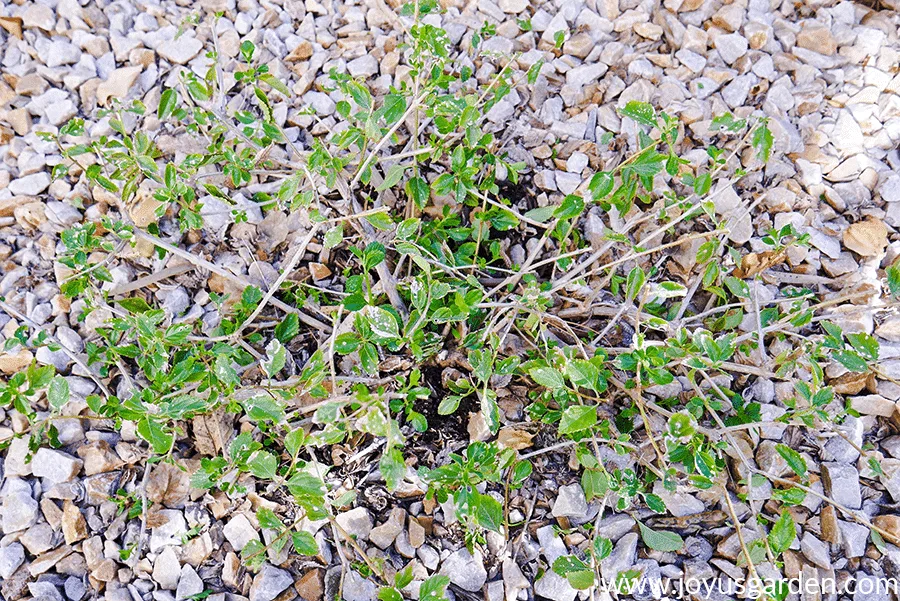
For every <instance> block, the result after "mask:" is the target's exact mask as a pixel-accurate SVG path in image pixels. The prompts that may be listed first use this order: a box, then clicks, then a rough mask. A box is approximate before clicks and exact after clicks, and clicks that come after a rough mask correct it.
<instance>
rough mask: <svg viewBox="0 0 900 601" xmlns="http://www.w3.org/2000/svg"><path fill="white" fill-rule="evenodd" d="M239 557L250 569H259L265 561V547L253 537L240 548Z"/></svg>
mask: <svg viewBox="0 0 900 601" xmlns="http://www.w3.org/2000/svg"><path fill="white" fill-rule="evenodd" d="M241 559H242V560H243V562H244V565H246V566H247V567H248V568H250V569H251V570H256V569H259V568H260V567H262V564H263V563H264V562H265V561H266V548H265V546H264V545H263V544H262V543H261V542H259V539H253V540H251V541H250V542H248V543H247V544H246V545H245V546H244V548H243V549H241Z"/></svg>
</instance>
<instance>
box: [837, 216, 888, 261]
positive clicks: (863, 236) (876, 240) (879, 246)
mask: <svg viewBox="0 0 900 601" xmlns="http://www.w3.org/2000/svg"><path fill="white" fill-rule="evenodd" d="M887 235H888V231H887V227H886V226H885V225H884V223H883V222H881V221H880V220H877V219H868V220H866V221H860V222H859V223H854V224H853V225H851V226H850V227H848V228H847V229H846V230H845V231H844V246H846V247H847V248H849V249H850V250H852V251H853V252H855V253H857V254H859V255H862V256H863V257H874V256H875V255H878V254H880V253H882V252H883V251H884V248H885V247H886V246H887V243H888V240H887Z"/></svg>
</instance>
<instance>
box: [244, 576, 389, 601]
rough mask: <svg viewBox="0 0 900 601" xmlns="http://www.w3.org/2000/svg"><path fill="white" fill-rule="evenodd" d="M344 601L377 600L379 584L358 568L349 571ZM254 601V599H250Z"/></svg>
mask: <svg viewBox="0 0 900 601" xmlns="http://www.w3.org/2000/svg"><path fill="white" fill-rule="evenodd" d="M343 595H344V601H375V599H376V598H377V597H378V585H377V584H375V583H374V582H372V581H371V580H369V579H368V578H363V577H362V576H361V575H360V574H359V572H357V571H356V570H350V571H349V572H347V577H346V579H345V580H344V590H343ZM250 601H254V599H252V598H251V599H250Z"/></svg>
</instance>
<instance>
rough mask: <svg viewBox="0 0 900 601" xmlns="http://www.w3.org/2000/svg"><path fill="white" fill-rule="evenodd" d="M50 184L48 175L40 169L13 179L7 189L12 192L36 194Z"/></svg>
mask: <svg viewBox="0 0 900 601" xmlns="http://www.w3.org/2000/svg"><path fill="white" fill-rule="evenodd" d="M49 186H50V176H49V175H48V174H47V173H45V172H43V171H41V172H40V173H32V174H31V175H26V176H25V177H20V178H18V179H14V180H13V181H11V182H10V183H9V191H10V192H12V193H13V194H25V195H28V196H37V195H38V194H40V193H41V192H43V191H44V190H46V189H47V188H48V187H49Z"/></svg>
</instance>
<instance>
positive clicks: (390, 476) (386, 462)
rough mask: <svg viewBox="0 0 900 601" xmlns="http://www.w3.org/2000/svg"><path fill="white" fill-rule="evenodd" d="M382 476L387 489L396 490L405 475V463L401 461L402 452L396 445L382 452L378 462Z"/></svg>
mask: <svg viewBox="0 0 900 601" xmlns="http://www.w3.org/2000/svg"><path fill="white" fill-rule="evenodd" d="M378 469H379V470H380V471H381V475H382V477H384V481H385V483H386V484H387V489H388V490H389V491H395V490H397V487H398V486H400V483H401V482H402V481H403V478H404V477H405V476H406V463H405V462H404V461H403V453H401V452H400V449H398V448H397V447H392V448H390V449H388V450H387V451H385V452H384V455H382V456H381V461H380V462H379V464H378Z"/></svg>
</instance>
